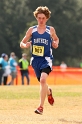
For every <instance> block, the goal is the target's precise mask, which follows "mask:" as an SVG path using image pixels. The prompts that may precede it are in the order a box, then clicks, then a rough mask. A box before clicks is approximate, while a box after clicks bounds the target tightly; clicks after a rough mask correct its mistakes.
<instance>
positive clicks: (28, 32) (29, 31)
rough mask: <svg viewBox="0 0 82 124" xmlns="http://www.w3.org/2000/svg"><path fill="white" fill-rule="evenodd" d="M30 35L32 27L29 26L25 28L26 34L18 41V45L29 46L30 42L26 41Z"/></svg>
mask: <svg viewBox="0 0 82 124" xmlns="http://www.w3.org/2000/svg"><path fill="white" fill-rule="evenodd" d="M31 35H32V27H30V28H29V29H28V30H27V32H26V35H25V36H24V38H23V39H22V41H21V42H20V47H21V48H29V47H30V46H31V42H28V41H29V39H30V38H31Z"/></svg>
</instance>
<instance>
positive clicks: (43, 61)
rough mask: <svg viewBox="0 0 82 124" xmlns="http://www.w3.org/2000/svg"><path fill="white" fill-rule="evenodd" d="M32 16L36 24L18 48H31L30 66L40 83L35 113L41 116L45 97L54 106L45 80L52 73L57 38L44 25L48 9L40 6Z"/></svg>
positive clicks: (51, 30)
mask: <svg viewBox="0 0 82 124" xmlns="http://www.w3.org/2000/svg"><path fill="white" fill-rule="evenodd" d="M33 14H34V16H35V18H36V20H37V23H38V24H37V25H35V26H33V27H30V28H29V29H28V30H27V32H26V35H25V37H24V38H23V39H22V41H21V42H20V47H21V48H28V47H29V46H30V45H31V46H32V57H31V64H32V67H33V68H34V71H35V73H36V76H37V79H38V80H39V82H40V103H39V106H38V108H37V109H36V110H35V113H37V114H42V113H43V105H44V101H45V98H46V95H47V97H48V102H49V103H50V104H51V105H53V104H54V98H53V96H52V90H51V88H49V87H48V85H47V83H46V79H47V77H48V75H49V73H50V72H51V71H52V59H53V55H52V47H53V48H55V49H56V48H58V44H59V38H58V37H57V35H56V32H55V29H54V27H52V26H47V25H46V23H47V21H48V19H49V18H50V14H51V12H50V10H49V9H48V7H46V6H40V7H38V8H37V9H36V10H35V11H34V12H33ZM29 39H31V42H27V41H28V40H29Z"/></svg>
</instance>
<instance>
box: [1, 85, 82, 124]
mask: <svg viewBox="0 0 82 124" xmlns="http://www.w3.org/2000/svg"><path fill="white" fill-rule="evenodd" d="M51 87H52V89H53V95H54V98H55V104H54V106H50V105H49V103H48V102H47V99H46V101H45V104H44V112H43V115H37V114H35V113H34V110H35V109H36V108H37V107H38V104H39V85H30V86H27V85H25V86H21V85H20V86H0V124H82V85H51Z"/></svg>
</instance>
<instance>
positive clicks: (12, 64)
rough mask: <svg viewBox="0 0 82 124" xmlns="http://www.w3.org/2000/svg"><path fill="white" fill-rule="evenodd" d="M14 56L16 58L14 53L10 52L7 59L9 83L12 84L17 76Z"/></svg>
mask: <svg viewBox="0 0 82 124" xmlns="http://www.w3.org/2000/svg"><path fill="white" fill-rule="evenodd" d="M15 58H16V56H15V53H14V52H11V54H10V58H9V61H8V63H9V65H10V68H11V83H10V84H11V85H14V79H15V78H16V77H17V69H16V66H17V62H16V60H15Z"/></svg>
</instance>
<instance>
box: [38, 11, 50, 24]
mask: <svg viewBox="0 0 82 124" xmlns="http://www.w3.org/2000/svg"><path fill="white" fill-rule="evenodd" d="M36 19H37V21H38V25H45V24H46V22H47V20H48V19H47V18H46V16H45V15H44V14H43V13H41V14H38V15H37V18H36Z"/></svg>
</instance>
